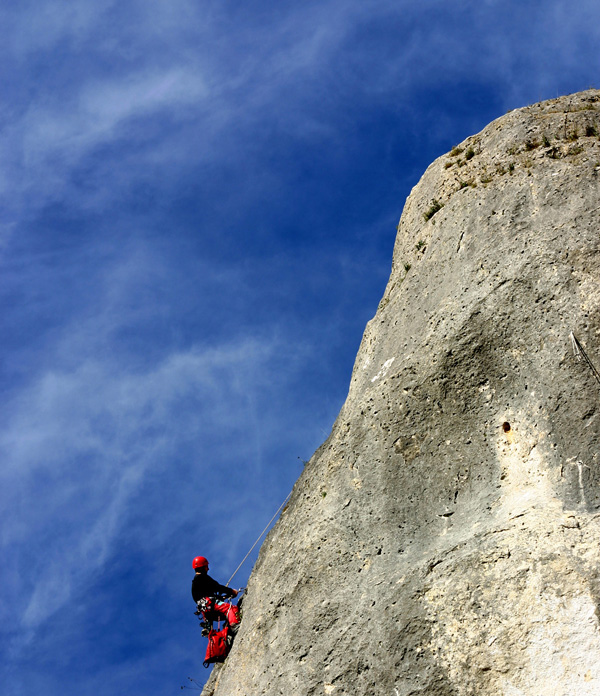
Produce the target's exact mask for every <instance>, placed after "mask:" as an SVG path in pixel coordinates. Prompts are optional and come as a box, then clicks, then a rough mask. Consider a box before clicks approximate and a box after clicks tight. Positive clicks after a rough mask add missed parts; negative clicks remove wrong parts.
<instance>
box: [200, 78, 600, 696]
mask: <svg viewBox="0 0 600 696" xmlns="http://www.w3.org/2000/svg"><path fill="white" fill-rule="evenodd" d="M599 133H600V92H599V91H596V90H589V91H586V92H582V93H579V94H574V95H570V96H567V97H561V98H559V99H553V100H551V101H547V102H543V103H541V104H536V105H533V106H529V107H526V108H523V109H519V110H516V111H512V112H510V113H508V114H506V115H504V116H502V117H501V118H499V119H497V120H496V121H494V122H492V123H491V124H490V125H489V126H487V127H486V128H485V129H484V130H483V131H481V132H480V133H479V134H477V135H474V136H472V137H469V138H467V139H466V140H465V141H464V142H463V143H461V144H460V145H458V146H457V147H455V148H454V149H453V150H452V151H451V152H450V153H448V154H446V155H444V156H442V157H440V158H438V159H437V160H436V161H435V162H433V163H432V164H431V166H430V167H429V168H428V169H427V170H426V172H425V173H424V175H423V177H422V178H421V180H420V182H419V183H418V184H417V185H416V186H415V188H414V189H413V191H412V192H411V194H410V196H409V198H408V199H407V201H406V204H405V207H404V211H403V213H402V218H401V220H400V224H399V225H398V236H397V240H396V244H395V248H394V255H393V262H392V272H391V276H390V280H389V283H388V286H387V288H386V291H385V294H384V296H383V299H382V300H381V303H380V305H379V308H378V310H377V313H376V315H375V317H374V318H373V319H372V320H371V321H370V322H369V324H368V325H367V328H366V331H365V334H364V337H363V340H362V343H361V346H360V349H359V352H358V355H357V359H356V363H355V366H354V370H353V374H352V378H351V382H350V389H349V393H348V398H347V400H346V402H345V404H344V406H343V407H342V409H341V411H340V414H339V416H338V418H337V420H336V422H335V424H334V426H333V429H332V432H331V435H330V437H329V438H328V440H327V441H326V442H325V443H324V444H323V445H322V446H321V447H320V448H319V449H318V450H317V452H316V453H315V454H314V456H313V457H312V458H311V460H310V462H309V463H308V464H307V466H306V467H305V469H304V472H303V474H302V475H301V477H300V478H299V480H298V482H297V483H296V485H295V487H294V491H293V494H292V497H291V500H290V503H289V505H288V506H287V508H286V509H285V510H284V512H283V513H282V515H281V518H280V520H279V522H278V523H277V525H276V526H275V528H274V529H273V530H272V531H271V533H270V534H269V536H268V538H267V540H266V541H265V543H264V544H263V547H262V549H261V553H260V556H259V559H258V561H257V563H256V566H255V568H254V570H253V573H252V576H251V578H250V582H249V585H248V596H247V598H246V600H245V606H244V618H243V621H242V625H241V628H240V631H239V634H238V637H237V638H236V642H235V644H234V646H233V649H232V652H231V654H230V656H229V658H228V659H227V661H226V663H225V664H224V665H223V666H222V667H220V666H219V667H217V668H215V670H214V672H213V674H212V676H211V678H210V680H209V682H208V684H207V686H206V687H205V690H204V692H203V693H204V695H205V696H212V695H214V696H236V695H239V696H241V695H244V696H260V695H263V694H264V695H269V696H271V695H276V694H285V696H289V695H290V694H293V695H294V696H303V695H306V696H309V695H311V694H335V695H338V694H386V695H389V696H409V695H415V694H424V695H425V694H426V695H427V696H451V695H452V696H467V695H475V694H477V695H478V696H488V695H489V696H492V695H493V696H497V695H498V694H506V695H510V696H517V695H526V696H546V695H547V696H560V695H564V696H567V695H568V696H571V695H572V694H577V695H578V696H592V695H594V696H595V695H597V694H598V693H600V622H599V606H600V558H599V553H600V552H599V548H600V513H599V508H600V453H599V442H600V438H599V435H600V416H599V410H600V409H599V406H600V383H599V382H598V381H597V379H596V376H595V374H594V372H593V370H592V367H591V366H590V364H589V363H588V362H587V361H586V359H585V357H586V356H587V358H588V359H589V360H590V361H591V363H592V365H593V364H595V365H596V367H599V368H600V234H599V230H600V140H599ZM575 339H577V341H578V342H579V346H580V347H581V348H582V349H583V350H584V353H581V351H579V348H578V344H577V343H575ZM574 349H575V350H574ZM577 353H578V354H577Z"/></svg>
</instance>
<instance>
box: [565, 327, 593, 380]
mask: <svg viewBox="0 0 600 696" xmlns="http://www.w3.org/2000/svg"><path fill="white" fill-rule="evenodd" d="M570 338H571V345H572V346H573V354H574V355H575V357H576V358H577V361H578V362H579V361H580V360H581V358H582V357H583V359H584V360H585V362H586V363H587V364H588V367H589V368H590V370H591V371H592V374H593V375H594V377H595V378H596V381H597V382H598V384H600V372H598V370H597V369H596V368H595V367H594V364H593V363H592V361H591V360H590V359H589V357H588V354H587V353H586V352H585V350H584V349H583V346H582V345H581V343H579V341H578V340H577V338H576V337H575V334H574V333H573V332H572V331H571V334H570Z"/></svg>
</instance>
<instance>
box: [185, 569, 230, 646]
mask: <svg viewBox="0 0 600 696" xmlns="http://www.w3.org/2000/svg"><path fill="white" fill-rule="evenodd" d="M192 566H193V568H194V570H195V571H196V574H195V575H194V579H193V580H192V597H193V598H194V602H196V604H197V605H198V610H199V612H201V613H202V615H203V616H204V618H205V619H206V621H207V622H208V623H209V624H212V622H213V621H218V620H219V619H224V620H225V621H226V622H227V624H228V625H229V627H230V629H231V632H232V633H235V632H236V631H237V628H238V624H239V623H240V610H239V609H238V608H237V607H236V606H235V605H233V604H230V603H228V602H222V601H220V599H219V598H220V597H223V596H224V597H232V598H233V597H237V595H238V591H237V590H234V589H233V588H231V587H225V585H221V584H219V583H218V582H217V581H216V580H213V578H211V577H210V575H209V574H208V560H207V559H206V558H204V556H196V558H194V560H193V561H192Z"/></svg>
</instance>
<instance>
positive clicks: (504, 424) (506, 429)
mask: <svg viewBox="0 0 600 696" xmlns="http://www.w3.org/2000/svg"><path fill="white" fill-rule="evenodd" d="M502 430H504V432H505V433H507V432H508V431H509V430H510V423H508V422H507V421H504V423H502Z"/></svg>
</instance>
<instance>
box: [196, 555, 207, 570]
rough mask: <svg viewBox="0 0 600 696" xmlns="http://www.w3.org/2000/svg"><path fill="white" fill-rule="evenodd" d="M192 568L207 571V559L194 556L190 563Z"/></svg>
mask: <svg viewBox="0 0 600 696" xmlns="http://www.w3.org/2000/svg"><path fill="white" fill-rule="evenodd" d="M192 568H194V569H195V570H198V568H207V569H208V559H207V558H204V556H196V558H194V560H193V561H192Z"/></svg>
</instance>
